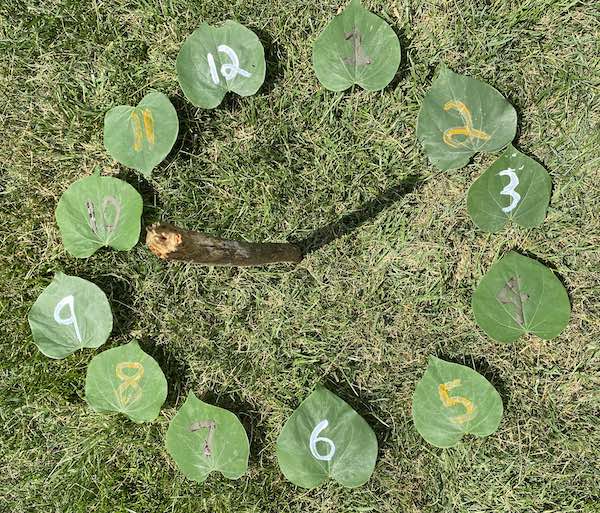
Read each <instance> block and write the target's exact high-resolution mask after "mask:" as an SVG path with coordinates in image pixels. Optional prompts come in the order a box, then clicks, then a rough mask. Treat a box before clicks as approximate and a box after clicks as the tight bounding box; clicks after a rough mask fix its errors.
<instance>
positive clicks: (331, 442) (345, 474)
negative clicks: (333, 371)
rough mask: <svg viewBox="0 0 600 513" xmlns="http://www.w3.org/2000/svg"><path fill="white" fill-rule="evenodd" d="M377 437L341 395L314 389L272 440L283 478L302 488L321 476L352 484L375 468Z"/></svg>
mask: <svg viewBox="0 0 600 513" xmlns="http://www.w3.org/2000/svg"><path fill="white" fill-rule="evenodd" d="M376 459H377V439H376V438H375V433H373V430H372V429H371V428H370V427H369V425H368V424H367V422H366V421H365V420H364V419H363V418H362V417H361V416H360V415H359V414H358V413H356V412H355V411H354V410H353V409H352V408H351V407H350V406H348V404H346V403H345V402H344V401H343V400H342V399H340V398H339V397H337V396H336V395H335V394H332V393H331V392H329V391H328V390H326V389H325V388H323V387H319V388H317V390H316V391H314V392H313V393H312V394H310V395H309V396H308V398H307V399H305V400H304V402H303V403H302V404H301V405H300V406H299V407H298V409H297V410H296V411H295V412H294V413H292V416H291V417H290V418H289V419H288V421H287V422H286V423H285V425H284V426H283V429H282V430H281V434H280V435H279V438H278V439H277V461H278V462H279V467H280V468H281V471H282V472H283V473H284V475H285V477H286V478H287V479H289V480H290V481H291V482H292V483H294V484H295V485H298V486H302V487H304V488H314V487H316V486H319V485H320V484H321V483H322V482H323V481H325V480H326V479H327V478H331V479H333V480H334V481H337V482H338V483H340V484H341V485H342V486H346V487H348V488H355V487H357V486H361V485H363V484H364V483H366V482H367V481H368V480H369V478H370V477H371V474H372V473H373V468H374V467H375V460H376Z"/></svg>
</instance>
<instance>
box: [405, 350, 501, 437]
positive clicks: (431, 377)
mask: <svg viewBox="0 0 600 513" xmlns="http://www.w3.org/2000/svg"><path fill="white" fill-rule="evenodd" d="M502 411H503V407H502V399H501V398H500V395H499V394H498V392H497V391H496V389H495V388H494V387H493V385H492V384H491V383H490V382H489V381H488V380H487V379H485V378H484V377H483V376H482V375H480V374H478V373H477V372H475V371H474V370H472V369H470V368H469V367H465V366H464V365H459V364H456V363H450V362H446V361H444V360H440V359H439V358H435V357H434V356H430V357H429V365H428V366H427V370H426V372H425V374H424V376H423V378H422V379H421V380H420V381H419V383H417V386H416V388H415V392H414V395H413V406H412V416H413V422H414V423H415V427H416V429H417V431H418V432H419V434H420V435H421V436H422V437H423V438H424V439H425V440H426V441H427V442H428V443H430V444H432V445H435V446H436V447H452V446H454V445H456V444H458V443H459V442H460V440H461V438H462V437H463V435H465V434H473V435H476V436H479V437H484V436H488V435H490V434H492V433H493V432H494V431H496V430H497V429H498V426H499V424H500V420H501V418H502Z"/></svg>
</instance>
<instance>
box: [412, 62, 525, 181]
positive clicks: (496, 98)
mask: <svg viewBox="0 0 600 513" xmlns="http://www.w3.org/2000/svg"><path fill="white" fill-rule="evenodd" d="M516 131H517V113H516V111H515V109H514V108H513V106H512V105H511V104H510V103H508V101H506V100H505V99H504V97H503V96H502V95H501V94H500V93H499V92H498V91H496V89H494V88H493V87H492V86H489V85H487V84H485V83H484V82H480V81H479V80H475V79H474V78H469V77H465V76H463V75H458V74H457V73H454V72H452V71H450V70H449V69H448V68H446V67H445V66H441V69H440V70H439V73H438V75H437V77H436V78H435V80H434V81H433V83H432V84H431V89H429V92H428V93H427V94H426V95H425V98H424V99H423V103H422V105H421V110H420V111H419V118H418V120H417V138H418V139H419V141H421V143H422V144H423V147H424V148H425V153H427V155H428V157H429V160H430V161H431V163H432V164H433V165H435V166H437V167H439V168H440V169H442V170H446V169H457V168H461V167H463V166H465V165H466V164H467V163H468V162H469V160H470V158H471V157H472V156H473V155H475V154H476V153H477V152H492V151H497V150H499V149H501V148H504V146H506V145H507V144H508V143H510V142H511V141H512V140H513V139H514V137H515V134H516Z"/></svg>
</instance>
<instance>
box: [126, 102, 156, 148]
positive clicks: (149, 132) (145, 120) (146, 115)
mask: <svg viewBox="0 0 600 513" xmlns="http://www.w3.org/2000/svg"><path fill="white" fill-rule="evenodd" d="M131 122H132V123H133V149H134V150H135V151H141V150H142V138H143V137H144V136H145V138H146V141H147V142H148V144H149V145H150V146H152V145H154V118H153V117H152V112H151V111H150V110H149V109H144V110H143V111H142V119H141V120H140V115H139V114H138V113H137V111H135V110H134V111H132V112H131ZM142 124H143V125H144V128H143V129H142Z"/></svg>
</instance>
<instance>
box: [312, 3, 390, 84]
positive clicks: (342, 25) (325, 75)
mask: <svg viewBox="0 0 600 513" xmlns="http://www.w3.org/2000/svg"><path fill="white" fill-rule="evenodd" d="M400 58H401V54H400V42H399V41H398V36H396V34H395V32H394V31H393V29H392V28H391V27H390V26H389V25H388V24H387V23H386V22H385V21H383V20H382V19H381V18H380V17H379V16H377V15H375V14H373V13H371V12H369V11H368V10H367V9H365V8H364V7H363V6H362V5H361V3H360V0H352V1H351V2H350V4H349V5H348V6H347V7H346V8H345V9H344V10H343V12H342V13H341V14H340V15H338V16H336V17H335V18H334V19H333V20H332V21H331V22H330V23H329V25H327V27H326V28H325V30H324V31H323V32H322V33H321V35H320V36H319V37H318V39H317V40H316V41H315V44H314V47H313V67H314V69H315V73H316V75H317V78H318V79H319V82H321V84H322V85H323V87H325V88H326V89H329V90H331V91H343V90H344V89H348V88H349V87H350V86H352V85H354V84H358V85H360V86H361V87H362V88H363V89H366V90H367V91H378V90H380V89H383V88H384V87H385V86H387V85H388V84H389V83H390V82H391V81H392V79H393V78H394V75H395V74H396V72H397V71H398V66H399V65H400Z"/></svg>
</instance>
